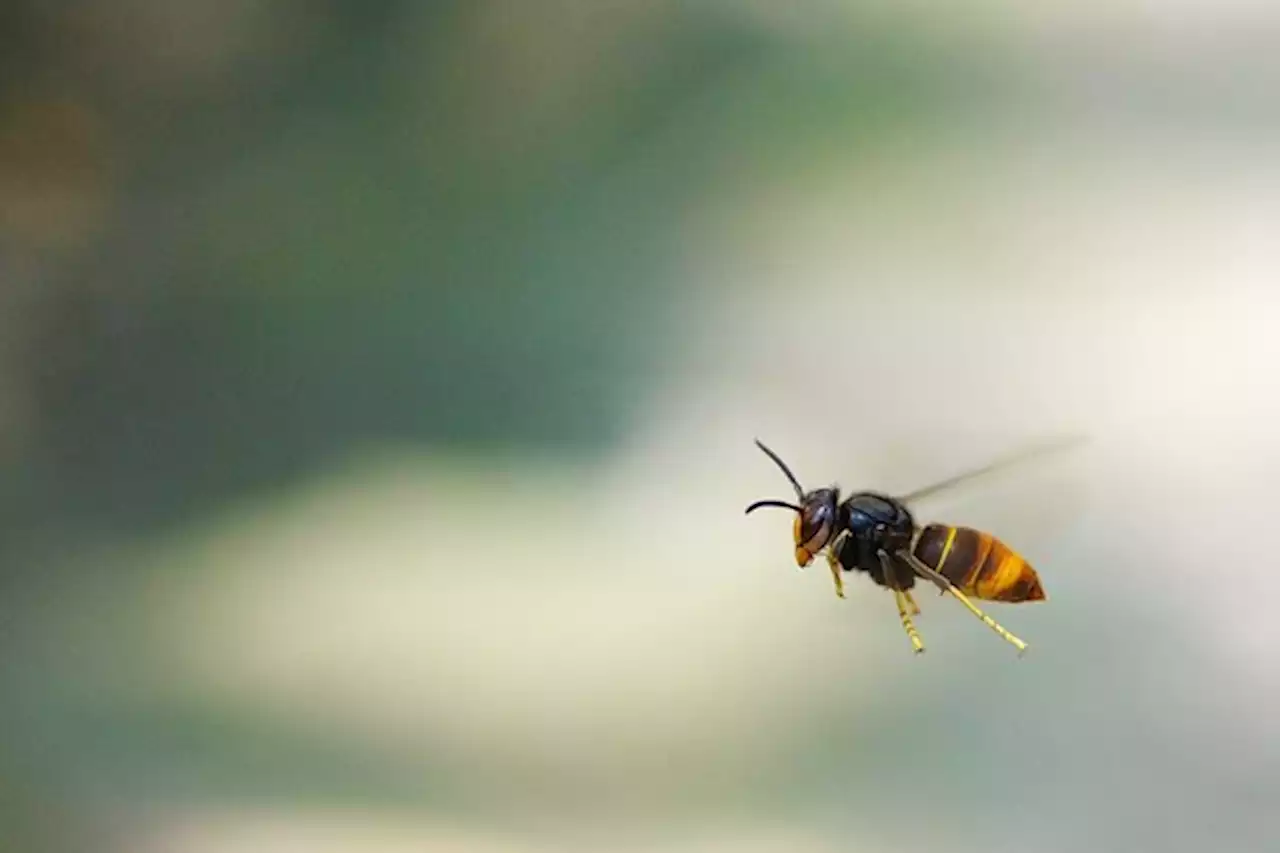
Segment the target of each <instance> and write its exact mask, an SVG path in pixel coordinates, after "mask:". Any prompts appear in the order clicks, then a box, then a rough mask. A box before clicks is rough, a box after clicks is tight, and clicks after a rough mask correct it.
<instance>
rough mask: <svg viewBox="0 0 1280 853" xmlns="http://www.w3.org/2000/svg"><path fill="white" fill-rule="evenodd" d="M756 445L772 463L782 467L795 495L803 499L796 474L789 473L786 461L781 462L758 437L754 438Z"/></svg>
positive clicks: (802, 491) (802, 490) (802, 492)
mask: <svg viewBox="0 0 1280 853" xmlns="http://www.w3.org/2000/svg"><path fill="white" fill-rule="evenodd" d="M756 447H758V448H760V449H761V450H763V451H764V452H765V455H766V456H768V457H769V458H770V459H772V460H773V462H774V464H775V465H777V466H778V467H779V468H781V469H782V473H784V474H786V475H787V479H788V480H790V481H791V485H792V487H793V488H794V489H795V490H796V497H797V498H799V499H800V500H804V489H802V488H800V483H799V482H798V481H797V480H796V475H795V474H792V473H791V469H790V468H788V467H787V463H785V462H783V461H782V460H781V459H780V458H779V457H778V454H776V453H774V452H773V451H772V450H770V449H769V448H767V447H765V446H764V444H763V442H761V441H760V439H758V438H757V439H756Z"/></svg>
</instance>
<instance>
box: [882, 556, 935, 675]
mask: <svg viewBox="0 0 1280 853" xmlns="http://www.w3.org/2000/svg"><path fill="white" fill-rule="evenodd" d="M876 556H878V557H879V558H880V567H881V568H882V569H883V570H884V580H885V583H886V584H888V586H889V588H890V589H892V590H893V600H894V601H896V602H898V617H899V618H900V619H901V620H902V629H903V630H904V631H906V632H907V639H909V640H910V641H911V647H912V648H913V649H915V652H916V654H920V653H921V652H923V651H924V643H923V642H922V641H921V639H920V634H919V633H917V632H916V626H915V623H914V622H912V621H911V614H910V613H908V612H907V601H908V597H907V594H906V593H905V592H903V591H902V590H900V589H898V583H897V576H896V575H895V574H894V566H893V560H892V559H891V558H890V557H889V555H888V554H886V553H885V552H884V551H879V552H877V554H876ZM913 606H914V602H913Z"/></svg>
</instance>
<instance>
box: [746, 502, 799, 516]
mask: <svg viewBox="0 0 1280 853" xmlns="http://www.w3.org/2000/svg"><path fill="white" fill-rule="evenodd" d="M762 506H776V507H781V508H782V509H791V510H795V511H796V512H804V508H803V507H798V506H796V505H795V504H789V503H787V502H786V501H772V500H770V501H756V502H755V503H753V504H752V505H751V506H749V507H747V513H748V514H750V513H751V511H752V510H757V509H760V507H762Z"/></svg>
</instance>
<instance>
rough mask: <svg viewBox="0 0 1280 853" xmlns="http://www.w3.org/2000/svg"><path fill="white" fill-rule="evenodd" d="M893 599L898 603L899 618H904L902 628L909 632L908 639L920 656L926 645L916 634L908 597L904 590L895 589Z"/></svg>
mask: <svg viewBox="0 0 1280 853" xmlns="http://www.w3.org/2000/svg"><path fill="white" fill-rule="evenodd" d="M893 597H894V599H895V600H896V601H897V602H898V616H900V617H901V618H902V628H903V630H905V631H906V632H907V639H909V640H911V647H912V648H913V649H915V651H916V654H920V653H921V652H923V651H924V643H923V642H922V641H921V640H920V635H919V634H918V633H917V632H916V626H915V624H914V623H912V621H911V614H910V613H908V612H907V601H908V596H907V594H906V593H905V592H903V591H902V590H900V589H895V590H894V591H893Z"/></svg>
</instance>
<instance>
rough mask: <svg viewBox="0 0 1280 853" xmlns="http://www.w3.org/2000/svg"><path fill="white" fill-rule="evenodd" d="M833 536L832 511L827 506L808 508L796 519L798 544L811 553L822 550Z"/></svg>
mask: <svg viewBox="0 0 1280 853" xmlns="http://www.w3.org/2000/svg"><path fill="white" fill-rule="evenodd" d="M830 538H831V513H830V512H828V510H827V508H826V507H825V506H819V507H816V508H813V509H806V510H805V511H804V512H803V513H802V514H801V515H800V516H799V517H798V518H797V519H796V545H798V546H801V547H803V548H804V549H805V550H806V551H808V552H809V553H811V554H816V553H817V552H818V551H821V550H822V548H823V546H825V545H826V544H827V540H828V539H830Z"/></svg>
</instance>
